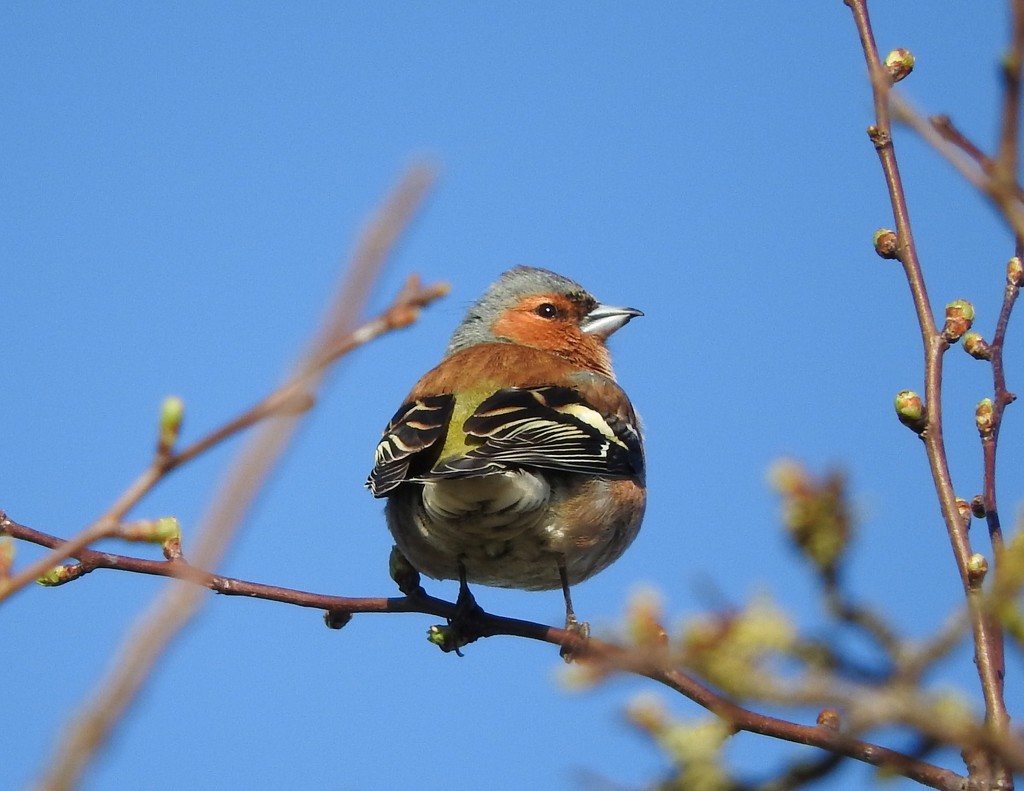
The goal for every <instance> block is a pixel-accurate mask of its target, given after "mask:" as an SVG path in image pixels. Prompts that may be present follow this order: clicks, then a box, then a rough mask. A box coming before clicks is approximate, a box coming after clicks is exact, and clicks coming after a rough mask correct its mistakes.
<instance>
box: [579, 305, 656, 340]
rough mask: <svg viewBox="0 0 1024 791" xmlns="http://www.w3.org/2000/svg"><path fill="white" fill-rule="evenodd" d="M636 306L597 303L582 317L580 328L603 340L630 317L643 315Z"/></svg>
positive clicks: (623, 324) (622, 325)
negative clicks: (627, 306) (626, 306)
mask: <svg viewBox="0 0 1024 791" xmlns="http://www.w3.org/2000/svg"><path fill="white" fill-rule="evenodd" d="M643 315H644V314H643V312H642V311H639V310H637V309H636V308H616V307H614V306H612V305H598V306H597V307H596V308H594V309H593V310H592V311H590V313H588V314H587V315H586V316H585V317H584V318H583V323H582V324H580V329H581V330H583V331H584V332H585V333H587V334H588V335H596V336H597V337H598V338H600V339H601V340H604V339H605V338H607V337H608V336H609V335H611V334H612V333H613V332H615V330H617V329H619V328H620V327H624V326H625V325H626V324H627V323H628V322H629V320H630V319H635V318H636V317H637V316H643Z"/></svg>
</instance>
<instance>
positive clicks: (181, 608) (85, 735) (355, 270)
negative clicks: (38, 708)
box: [38, 168, 432, 791]
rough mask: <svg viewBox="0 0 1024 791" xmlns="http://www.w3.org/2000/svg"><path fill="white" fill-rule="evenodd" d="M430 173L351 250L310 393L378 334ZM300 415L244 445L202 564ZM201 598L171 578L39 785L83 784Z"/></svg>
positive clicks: (310, 372) (305, 370)
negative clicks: (379, 286) (393, 266)
mask: <svg viewBox="0 0 1024 791" xmlns="http://www.w3.org/2000/svg"><path fill="white" fill-rule="evenodd" d="M431 179H432V174H431V173H430V172H429V171H426V170H425V169H422V168H418V169H413V170H412V171H410V172H409V174H407V176H406V177H405V178H404V179H403V181H402V182H401V184H400V185H399V187H398V188H397V190H396V191H395V193H394V195H393V196H392V198H391V199H390V200H389V201H388V202H387V203H386V204H385V205H384V207H383V208H382V210H381V212H380V214H379V216H378V218H377V219H376V220H375V222H374V223H372V224H371V225H370V227H369V229H368V231H367V233H366V234H365V235H364V237H363V239H362V243H361V244H360V245H358V246H357V249H356V251H355V253H354V255H353V258H352V263H351V265H350V267H349V272H348V275H347V276H346V278H345V279H344V280H343V282H342V284H341V285H340V287H339V289H338V290H337V292H336V294H335V297H334V299H333V300H332V302H331V304H330V306H329V309H328V313H327V316H326V320H325V321H324V324H323V328H322V330H321V331H320V333H319V334H318V337H317V338H315V340H314V342H313V344H312V346H311V347H310V350H309V351H308V352H307V353H306V354H305V355H304V356H303V359H302V361H301V362H300V364H299V366H298V369H297V373H296V374H295V375H294V376H292V377H291V378H290V380H289V383H291V382H301V383H302V385H303V388H304V389H305V391H306V392H308V393H309V394H310V395H311V396H312V395H313V394H314V393H315V392H316V389H317V386H318V384H319V382H320V379H321V377H322V374H323V372H324V360H326V359H327V356H328V355H327V351H328V350H329V349H332V348H334V347H335V345H337V344H338V343H339V342H340V341H341V340H342V338H343V337H345V336H346V335H349V334H354V335H356V336H357V340H360V341H362V340H368V339H370V338H371V337H373V333H372V332H369V331H366V330H365V327H364V328H356V329H354V328H355V324H356V321H357V317H358V316H359V314H360V313H361V312H362V309H363V305H364V304H365V302H366V300H367V298H368V296H369V291H370V287H371V285H372V283H373V282H374V279H375V277H376V274H377V273H378V272H379V270H380V267H381V266H382V264H383V262H384V260H385V258H386V255H387V253H388V252H389V250H390V247H391V245H392V244H393V243H394V242H395V241H396V239H397V237H398V235H399V233H400V232H401V231H402V230H403V229H404V228H405V227H406V226H407V225H408V223H409V221H410V220H411V218H412V214H413V212H414V209H415V208H416V207H417V206H418V205H419V203H420V200H421V199H422V197H423V195H424V193H425V191H426V189H427V187H428V185H429V184H430V182H431ZM413 290H414V289H412V288H411V287H410V288H406V289H405V292H404V296H405V297H406V298H408V297H409V296H410V293H411V292H412V291H413ZM393 310H395V311H396V312H398V313H401V314H402V315H403V321H404V322H405V323H407V322H408V319H409V315H410V313H414V309H413V308H412V307H411V306H410V305H408V304H404V305H397V306H395V307H393ZM299 419H300V418H299V416H298V415H284V416H279V417H277V419H275V420H271V421H264V422H262V423H261V424H260V425H259V428H258V430H257V431H256V433H255V434H254V435H253V436H252V437H251V438H250V440H249V442H248V443H247V445H246V447H245V448H243V450H242V452H241V454H240V455H239V457H238V460H237V462H236V463H235V465H234V466H233V468H232V469H231V471H230V473H229V476H228V479H227V481H226V482H225V484H224V485H223V486H222V487H221V488H220V490H219V492H218V493H217V496H216V498H215V501H214V503H213V505H212V507H211V509H210V511H209V512H208V513H207V515H206V517H205V518H204V520H203V524H202V526H201V528H200V530H199V533H198V540H197V542H196V546H195V550H194V554H195V558H196V562H197V564H198V565H199V566H201V567H205V568H215V567H216V566H217V564H218V562H219V560H220V558H221V557H222V556H223V553H224V552H225V550H226V548H227V546H228V544H229V543H230V541H231V539H232V538H233V536H234V534H235V532H236V530H237V526H238V525H239V523H240V522H241V520H242V519H243V517H244V516H245V514H246V513H247V511H248V509H249V507H250V506H251V503H252V501H253V499H254V498H255V496H256V494H257V492H258V491H259V490H260V488H261V487H262V485H263V482H264V481H265V480H266V477H267V475H268V474H269V473H270V470H271V468H272V467H273V465H274V464H275V462H276V461H277V459H278V458H279V457H280V455H281V453H282V451H283V450H284V448H285V447H286V445H287V443H288V441H289V439H290V438H291V436H292V434H293V432H294V429H295V428H296V426H297V423H298V421H299ZM202 600H203V589H202V588H201V587H197V586H194V585H182V584H178V583H177V582H175V583H172V584H170V585H168V587H167V588H166V589H165V591H164V592H163V593H162V594H161V595H160V597H159V598H158V599H157V600H156V601H155V602H154V604H153V606H152V607H151V608H150V610H149V611H148V612H146V613H144V614H143V616H142V617H141V618H140V619H139V621H138V622H137V624H136V626H135V628H134V629H132V630H131V632H130V633H129V635H128V636H127V638H126V639H125V640H124V642H123V643H122V646H121V648H120V650H119V651H118V654H117V656H116V657H115V659H114V661H113V664H112V666H111V668H110V670H109V671H108V674H107V677H106V678H105V679H104V680H103V681H102V683H101V684H100V685H99V687H98V689H97V690H96V692H95V694H94V695H93V697H92V698H91V699H90V700H89V701H87V702H86V703H85V705H84V706H83V708H82V710H81V711H80V712H79V713H78V714H77V715H76V716H75V718H74V720H73V721H72V723H71V725H70V728H69V730H68V732H67V733H66V734H65V735H64V737H63V738H62V739H61V740H60V742H59V743H58V745H57V746H56V749H55V753H54V755H53V757H52V758H51V760H49V761H48V762H47V765H46V770H45V773H44V775H43V777H42V779H41V780H40V783H39V786H38V788H40V789H46V790H47V791H63V790H64V789H70V788H72V787H74V786H75V785H77V784H78V782H79V780H80V778H81V776H82V775H83V773H84V772H85V770H86V768H87V767H88V765H89V764H90V763H91V761H92V760H93V759H94V757H95V755H96V753H97V752H98V750H99V749H100V748H101V747H102V746H103V745H104V744H105V743H106V742H107V740H108V738H109V736H110V734H111V732H112V730H113V729H114V727H115V726H116V725H117V723H118V722H119V721H120V719H121V717H122V716H123V714H124V712H125V711H126V710H127V708H128V706H129V705H131V703H132V702H133V701H134V699H135V697H136V696H137V694H138V692H139V690H140V689H141V688H142V686H143V684H144V683H145V682H146V680H147V679H148V678H149V675H150V673H151V672H152V669H153V667H154V666H155V664H156V662H157V661H158V660H159V658H160V657H161V656H162V655H163V654H164V652H165V650H166V648H167V646H168V645H169V644H170V642H171V641H172V640H173V639H174V638H175V636H176V635H177V634H179V632H180V630H181V628H182V627H183V626H184V625H185V624H186V623H187V622H188V621H189V620H190V619H191V618H192V616H193V615H194V614H195V612H196V611H197V610H198V608H199V606H200V604H201V602H202Z"/></svg>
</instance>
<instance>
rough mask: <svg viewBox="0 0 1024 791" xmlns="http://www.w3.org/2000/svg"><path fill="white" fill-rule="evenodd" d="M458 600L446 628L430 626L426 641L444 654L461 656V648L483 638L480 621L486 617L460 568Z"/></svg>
mask: <svg viewBox="0 0 1024 791" xmlns="http://www.w3.org/2000/svg"><path fill="white" fill-rule="evenodd" d="M460 576H461V579H460V580H459V598H457V599H456V600H455V612H454V613H453V614H452V617H451V618H449V619H448V624H447V626H431V627H430V629H428V630H427V639H428V640H430V642H432V643H433V644H434V645H436V646H437V647H438V648H440V649H441V650H442V651H444V652H445V653H449V652H451V651H454V652H455V653H456V654H457V655H458V656H462V651H461V650H460V649H461V648H462V647H463V646H466V645H469V644H470V643H472V642H474V641H476V640H479V639H480V638H481V637H483V636H484V633H483V631H482V625H483V624H482V619H483V618H484V617H485V616H486V615H487V613H485V612H484V611H483V608H481V607H480V605H479V604H477V603H476V599H475V598H474V597H473V594H472V592H471V591H470V590H469V585H467V584H466V573H465V570H464V569H462V568H460Z"/></svg>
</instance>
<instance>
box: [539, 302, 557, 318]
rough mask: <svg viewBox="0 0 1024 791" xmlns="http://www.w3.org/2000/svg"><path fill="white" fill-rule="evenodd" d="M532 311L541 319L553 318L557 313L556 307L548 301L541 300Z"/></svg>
mask: <svg viewBox="0 0 1024 791" xmlns="http://www.w3.org/2000/svg"><path fill="white" fill-rule="evenodd" d="M533 312H534V313H536V314H537V315H538V316H540V317H541V318H542V319H553V318H555V316H557V315H558V308H556V307H555V306H554V305H552V304H551V303H550V302H542V303H541V304H539V305H538V306H537V307H536V308H534V311H533Z"/></svg>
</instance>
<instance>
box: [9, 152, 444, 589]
mask: <svg viewBox="0 0 1024 791" xmlns="http://www.w3.org/2000/svg"><path fill="white" fill-rule="evenodd" d="M432 180H433V173H432V171H430V170H429V169H427V168H425V167H422V166H420V167H417V168H414V169H412V170H410V171H409V173H408V174H407V175H406V177H405V180H404V181H403V183H402V184H401V185H399V187H398V188H397V189H396V191H395V194H394V195H393V197H392V198H391V200H390V202H389V204H388V205H387V206H386V207H385V209H384V210H383V211H382V213H381V215H380V217H378V218H377V220H376V222H374V223H373V224H372V225H371V226H370V227H368V228H367V231H366V233H365V234H364V236H363V238H362V239H361V240H360V244H359V249H358V251H357V252H356V254H355V259H354V260H358V261H362V262H369V263H373V264H374V266H373V267H365V268H360V267H354V268H353V269H352V270H351V274H350V275H349V280H350V281H351V282H348V281H346V287H345V288H342V289H341V290H340V291H339V294H338V296H337V297H336V300H337V301H338V303H339V304H336V305H334V306H333V307H332V309H331V313H330V315H331V316H333V317H334V318H332V319H331V321H332V322H333V324H330V325H327V324H325V326H324V327H323V328H321V330H320V333H321V334H322V335H323V337H322V339H321V341H320V342H319V343H318V344H317V345H316V346H314V347H311V349H310V351H309V352H307V355H306V358H305V359H304V361H303V363H302V364H301V366H300V367H299V368H298V370H297V371H296V373H295V374H294V375H293V376H292V377H290V378H289V379H288V380H287V381H286V382H285V383H284V384H283V385H281V386H280V387H278V388H277V389H275V390H274V391H273V392H271V393H270V394H268V395H267V396H266V397H264V398H263V399H261V400H260V401H259V402H258V403H256V404H255V405H253V406H252V407H250V408H248V409H246V410H245V411H243V412H242V413H241V414H239V415H238V416H236V417H234V418H232V419H231V420H228V421H227V422H226V423H224V424H223V425H221V426H219V427H217V428H216V429H214V430H213V431H211V432H210V433H209V434H207V435H206V436H204V437H202V438H200V439H198V440H196V441H195V442H193V443H192V444H191V445H189V446H187V447H186V448H184V449H182V450H180V451H177V452H169V449H161V448H158V450H157V453H156V454H155V455H154V457H153V459H152V461H151V462H150V465H149V466H148V467H147V468H146V470H145V471H144V472H143V473H142V474H141V475H140V476H139V477H138V478H137V479H136V480H135V481H134V482H133V483H132V484H131V485H130V486H129V487H128V488H127V489H126V490H125V491H124V492H123V493H122V494H121V495H120V496H119V497H118V498H117V500H116V501H115V502H114V503H113V505H111V506H110V508H108V509H107V511H106V512H105V513H104V514H103V515H102V516H100V517H99V518H98V519H97V520H96V521H95V522H93V523H92V524H91V525H89V526H88V527H86V528H85V529H84V530H82V531H81V532H80V533H78V534H77V535H75V536H73V537H72V538H70V539H68V541H66V542H65V543H64V544H62V545H61V546H60V547H59V548H58V549H56V550H54V551H53V552H51V553H50V554H48V555H46V556H45V557H42V558H40V559H39V560H37V561H35V562H34V563H31V564H29V565H28V566H26V567H25V568H24V569H22V570H21V571H19V572H18V573H17V574H14V575H12V576H11V577H10V578H8V579H6V580H4V581H2V582H0V602H2V601H3V600H4V599H6V598H7V597H9V596H11V595H12V594H14V593H16V592H17V591H19V590H21V589H23V588H24V587H26V586H27V585H30V584H32V583H33V582H35V581H36V580H37V579H39V577H41V576H42V575H43V574H45V573H46V572H47V571H48V570H50V569H51V568H53V567H54V566H56V565H58V564H59V563H62V562H64V561H65V560H67V559H68V558H69V557H74V556H75V553H76V552H77V551H78V550H80V549H83V548H84V547H87V546H89V545H91V544H94V543H96V542H97V541H99V540H100V539H103V538H107V537H111V536H114V535H116V533H117V530H118V525H119V524H120V523H121V522H122V521H123V520H124V518H125V516H126V515H127V513H128V512H129V511H130V510H131V509H132V508H134V507H135V506H136V505H138V503H139V502H140V501H141V500H142V498H143V497H145V496H146V494H148V493H149V492H150V491H151V490H152V489H153V487H154V486H156V485H157V484H158V483H159V482H160V481H161V480H162V479H163V478H164V477H165V476H167V475H168V474H169V473H171V472H172V471H174V470H175V469H177V468H178V467H180V466H182V465H183V464H186V463H187V462H189V461H191V460H192V459H194V458H196V457H197V456H200V455H202V454H203V453H205V452H206V451H208V450H210V449H211V448H213V447H214V446H216V445H218V444H220V443H221V442H223V441H224V440H226V439H228V438H229V437H232V436H234V435H235V434H238V433H239V432H241V431H244V430H246V429H248V428H250V427H252V426H254V425H256V424H257V423H259V422H260V421H262V420H264V419H266V418H268V417H271V416H274V415H282V416H287V415H296V414H300V413H302V412H305V411H306V410H308V409H309V408H310V407H312V405H313V397H312V395H311V393H310V390H311V387H312V386H313V384H314V382H315V381H316V379H317V377H319V376H320V374H321V373H322V372H323V371H324V370H325V369H326V368H327V367H328V366H329V365H331V364H332V363H333V362H335V361H336V360H337V359H338V358H340V357H342V356H343V355H345V354H348V353H349V352H350V351H352V349H354V348H356V347H357V346H361V345H363V344H364V343H367V342H369V341H371V340H373V339H374V338H376V337H377V336H378V335H380V334H382V333H384V332H388V331H389V330H392V329H398V328H401V327H404V326H406V325H407V324H409V323H411V322H412V321H414V320H415V318H416V315H415V312H416V310H418V309H419V308H420V307H423V306H424V305H426V304H429V302H431V301H433V300H435V299H438V298H439V297H441V296H443V295H444V294H445V293H447V287H446V286H443V285H435V286H431V287H429V288H427V289H423V290H421V291H419V293H418V294H417V291H418V290H419V289H420V286H419V284H418V282H414V281H411V280H410V281H409V282H408V283H407V284H406V287H405V290H404V291H403V293H402V294H400V295H399V296H398V297H397V298H396V299H395V301H394V303H393V304H392V306H391V307H390V308H389V309H388V311H386V312H385V313H384V314H382V315H381V316H379V317H378V318H376V319H373V320H371V321H369V322H366V323H365V324H364V325H362V326H361V327H360V328H358V329H356V330H354V331H352V332H347V331H341V328H342V327H343V326H344V323H345V322H353V321H354V320H355V317H356V316H358V312H356V311H354V310H353V308H357V307H359V306H357V305H354V304H344V303H343V300H345V299H347V297H346V296H345V295H346V294H349V293H356V292H354V291H352V290H351V288H352V287H357V288H358V289H359V293H363V294H365V293H366V292H367V291H368V289H369V286H370V285H371V283H370V282H366V278H367V277H369V275H368V274H367V273H368V272H375V271H376V269H375V268H374V267H379V265H380V263H382V262H383V258H384V256H385V255H386V253H387V252H388V250H389V249H390V247H391V245H392V244H393V243H394V242H395V240H396V239H397V236H398V234H399V232H400V231H401V230H402V229H403V228H404V227H405V225H407V224H408V222H409V221H411V219H412V215H413V213H414V211H415V209H416V208H417V206H418V205H419V203H420V202H421V201H422V199H423V197H424V195H425V193H426V190H427V188H428V187H429V185H430V183H431V182H432Z"/></svg>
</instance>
